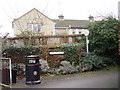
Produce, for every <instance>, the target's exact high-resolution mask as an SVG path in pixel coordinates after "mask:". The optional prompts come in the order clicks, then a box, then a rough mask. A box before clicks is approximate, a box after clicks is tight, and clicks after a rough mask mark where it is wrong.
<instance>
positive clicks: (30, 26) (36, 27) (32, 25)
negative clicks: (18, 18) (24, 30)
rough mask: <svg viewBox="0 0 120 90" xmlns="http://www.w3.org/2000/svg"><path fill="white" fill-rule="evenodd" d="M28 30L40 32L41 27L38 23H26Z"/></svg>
mask: <svg viewBox="0 0 120 90" xmlns="http://www.w3.org/2000/svg"><path fill="white" fill-rule="evenodd" d="M27 27H28V30H29V31H32V32H40V30H41V25H40V24H39V23H28V25H27Z"/></svg>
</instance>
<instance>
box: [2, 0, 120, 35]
mask: <svg viewBox="0 0 120 90" xmlns="http://www.w3.org/2000/svg"><path fill="white" fill-rule="evenodd" d="M118 1H120V0H0V35H1V33H2V35H4V33H6V32H8V33H10V36H13V34H14V32H13V29H12V21H13V19H14V18H18V17H20V16H22V15H23V14H24V13H26V12H28V11H30V10H31V9H33V8H36V9H38V10H39V11H40V12H42V13H44V14H45V15H46V16H48V17H49V18H51V19H57V18H58V15H59V14H63V15H64V17H65V19H79V20H87V19H88V17H89V15H90V14H91V15H93V16H94V17H95V19H98V18H102V17H101V16H108V15H113V16H115V17H117V13H118Z"/></svg>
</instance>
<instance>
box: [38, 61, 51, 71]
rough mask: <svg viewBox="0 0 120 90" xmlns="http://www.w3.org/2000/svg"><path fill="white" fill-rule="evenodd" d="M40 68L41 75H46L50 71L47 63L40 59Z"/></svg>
mask: <svg viewBox="0 0 120 90" xmlns="http://www.w3.org/2000/svg"><path fill="white" fill-rule="evenodd" d="M40 68H41V73H48V72H49V69H50V67H49V65H48V62H47V61H46V60H42V59H40Z"/></svg>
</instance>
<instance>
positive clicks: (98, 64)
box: [80, 53, 109, 71]
mask: <svg viewBox="0 0 120 90" xmlns="http://www.w3.org/2000/svg"><path fill="white" fill-rule="evenodd" d="M108 60H109V58H104V57H100V56H97V55H96V54H95V53H89V54H85V56H84V57H83V58H82V61H81V62H80V63H81V68H82V71H88V70H89V71H90V70H95V69H99V68H102V67H104V66H106V64H107V61H108Z"/></svg>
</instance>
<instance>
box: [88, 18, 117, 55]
mask: <svg viewBox="0 0 120 90" xmlns="http://www.w3.org/2000/svg"><path fill="white" fill-rule="evenodd" d="M118 24H119V23H118V20H117V19H115V18H113V17H112V16H109V17H107V18H105V19H103V20H101V21H95V22H91V24H90V25H89V30H90V35H89V40H90V51H92V52H95V53H97V54H99V55H107V56H114V55H116V54H118Z"/></svg>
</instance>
